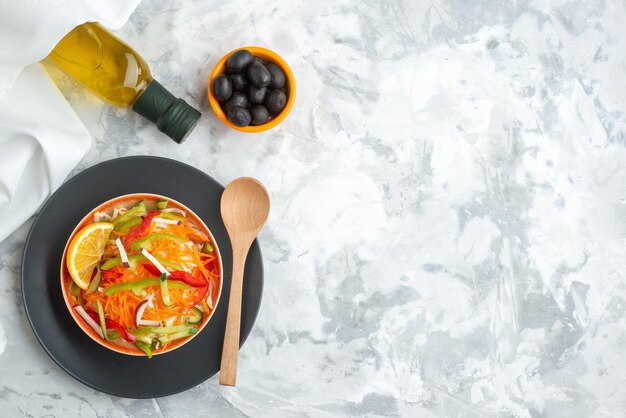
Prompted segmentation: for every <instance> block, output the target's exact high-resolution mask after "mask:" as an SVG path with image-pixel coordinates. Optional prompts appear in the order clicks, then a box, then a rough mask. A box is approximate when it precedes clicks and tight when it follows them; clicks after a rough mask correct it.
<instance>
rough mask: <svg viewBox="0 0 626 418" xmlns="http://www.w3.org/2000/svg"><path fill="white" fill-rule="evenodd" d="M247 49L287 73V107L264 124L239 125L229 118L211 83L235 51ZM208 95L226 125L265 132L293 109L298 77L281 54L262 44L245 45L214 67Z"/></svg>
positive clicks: (233, 51)
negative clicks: (214, 93)
mask: <svg viewBox="0 0 626 418" xmlns="http://www.w3.org/2000/svg"><path fill="white" fill-rule="evenodd" d="M241 49H247V50H248V51H250V53H251V54H252V55H254V56H255V57H259V58H261V59H262V60H265V61H269V62H272V63H274V64H276V65H277V66H278V67H279V68H280V69H281V70H283V72H284V73H285V81H286V90H287V103H286V104H285V108H284V109H283V110H282V111H281V112H280V113H279V114H278V115H276V116H274V117H273V118H272V119H271V120H270V121H269V122H267V123H264V124H263V125H257V126H252V125H250V126H237V125H235V124H234V123H232V122H231V121H229V120H228V118H227V117H226V114H225V113H224V110H222V106H220V103H219V101H218V100H217V99H216V98H215V97H214V96H213V92H212V91H211V85H212V84H213V79H214V78H215V77H217V76H218V75H220V74H223V73H224V71H226V60H227V59H228V57H230V56H231V55H232V54H234V53H235V52H237V51H239V50H241ZM208 95H209V103H210V104H211V109H213V112H215V114H216V115H217V117H218V118H219V119H220V120H221V121H222V122H224V123H225V124H226V125H228V126H230V127H231V128H233V129H236V130H238V131H241V132H263V131H267V130H269V129H272V128H273V127H274V126H276V125H278V124H279V123H281V122H282V121H283V120H284V119H285V118H286V117H287V115H288V114H289V112H290V111H291V108H292V107H293V103H294V101H295V100H296V79H295V77H294V76H293V72H292V71H291V68H289V65H287V63H286V62H285V60H284V59H282V58H281V56H280V55H278V54H277V53H275V52H274V51H270V50H269V49H266V48H262V47H260V46H244V47H242V48H237V49H234V50H232V51H230V52H229V53H228V54H226V55H224V56H223V57H222V59H220V60H219V61H218V62H217V64H215V67H213V71H211V75H210V76H209V85H208Z"/></svg>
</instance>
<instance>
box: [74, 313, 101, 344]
mask: <svg viewBox="0 0 626 418" xmlns="http://www.w3.org/2000/svg"><path fill="white" fill-rule="evenodd" d="M74 310H75V311H76V312H78V314H79V315H80V317H81V318H83V319H84V320H85V322H87V323H88V324H89V326H90V327H91V328H93V330H94V331H96V332H97V333H98V335H99V336H100V338H104V334H102V327H101V326H100V325H98V324H96V321H94V320H93V318H92V317H90V316H89V314H88V313H87V312H86V311H85V308H83V307H82V306H81V305H76V306H74Z"/></svg>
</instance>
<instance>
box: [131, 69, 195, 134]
mask: <svg viewBox="0 0 626 418" xmlns="http://www.w3.org/2000/svg"><path fill="white" fill-rule="evenodd" d="M132 109H133V110H134V111H135V112H137V113H139V114H140V115H141V116H143V117H145V118H146V119H148V120H150V121H152V122H154V123H155V124H156V126H157V129H158V130H159V131H161V132H163V133H164V134H165V135H167V136H169V137H170V138H172V139H173V140H174V141H176V142H177V143H179V144H181V143H182V142H183V141H184V140H185V139H186V138H187V135H189V133H190V132H191V131H192V130H193V128H194V127H195V126H196V123H198V119H200V116H202V114H201V113H200V112H198V111H197V110H196V109H194V108H193V107H191V106H190V105H189V104H187V102H185V101H184V100H183V99H180V98H176V97H174V95H172V93H170V92H169V91H167V90H166V89H165V87H163V86H162V85H161V84H159V82H158V81H156V80H152V82H151V83H150V85H149V86H148V88H147V89H146V90H145V91H144V92H143V93H142V94H141V96H139V98H137V100H136V101H135V103H134V104H133V107H132Z"/></svg>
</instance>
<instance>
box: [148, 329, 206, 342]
mask: <svg viewBox="0 0 626 418" xmlns="http://www.w3.org/2000/svg"><path fill="white" fill-rule="evenodd" d="M197 331H198V329H197V328H195V327H194V328H189V330H187V331H180V332H177V333H175V334H168V335H163V336H161V337H159V338H157V341H158V342H159V343H161V344H167V343H169V342H171V341H174V340H179V339H181V338H185V337H189V336H190V335H193V334H195V333H196V332H197Z"/></svg>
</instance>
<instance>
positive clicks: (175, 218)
mask: <svg viewBox="0 0 626 418" xmlns="http://www.w3.org/2000/svg"><path fill="white" fill-rule="evenodd" d="M159 218H165V219H171V220H173V221H179V222H182V221H184V220H185V219H186V218H185V217H184V216H178V215H174V214H173V213H170V212H161V214H160V215H159Z"/></svg>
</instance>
